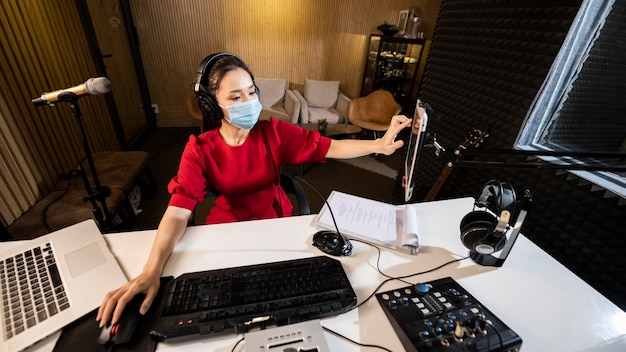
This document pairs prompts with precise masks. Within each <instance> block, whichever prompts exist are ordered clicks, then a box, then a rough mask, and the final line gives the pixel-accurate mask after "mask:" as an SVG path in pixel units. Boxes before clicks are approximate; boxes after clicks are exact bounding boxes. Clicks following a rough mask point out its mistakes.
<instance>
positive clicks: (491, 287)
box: [40, 198, 626, 352]
mask: <svg viewBox="0 0 626 352" xmlns="http://www.w3.org/2000/svg"><path fill="white" fill-rule="evenodd" d="M472 204H473V200H472V199H471V198H461V199H455V200H447V201H439V202H428V203H420V204H415V205H414V206H415V207H416V209H417V211H418V216H419V219H420V225H419V228H420V229H419V233H420V244H422V248H421V250H420V253H419V254H418V255H417V256H411V255H408V254H403V253H400V252H397V251H390V250H383V251H382V256H381V259H380V267H381V269H382V271H383V272H384V273H386V274H388V275H394V276H400V275H406V274H410V273H416V272H421V271H424V270H427V269H430V268H433V267H436V266H438V265H440V264H443V263H446V262H448V261H450V260H452V259H457V258H463V257H465V256H467V254H468V250H467V249H466V248H465V247H464V246H463V244H462V243H461V241H460V240H459V229H458V226H459V222H460V220H461V218H462V217H463V216H464V215H465V214H467V213H468V212H469V211H471V210H472ZM313 220H314V216H312V215H311V216H300V217H291V218H284V219H274V220H261V221H251V222H241V223H234V224H223V225H210V226H196V227H191V228H189V229H188V230H187V233H186V234H185V236H184V237H183V239H182V241H181V242H180V243H179V244H178V245H177V247H176V249H175V251H174V253H173V254H172V257H171V258H170V260H169V262H168V264H167V266H166V268H165V273H164V274H165V275H173V276H178V275H180V274H183V273H185V272H190V271H199V270H208V269H218V268H225V267H232V266H239V265H248V264H258V263H264V262H271V261H278V260H287V259H293V258H302V257H309V256H315V255H320V254H321V252H320V251H318V250H317V249H316V248H315V247H312V246H311V245H310V243H311V238H312V236H313V234H314V233H315V231H316V229H315V228H314V227H313V225H312V223H313ZM155 232H156V231H154V230H151V231H137V232H128V233H118V234H108V235H106V236H105V237H106V240H107V242H108V244H109V246H110V248H111V250H112V252H113V254H114V255H115V256H116V257H117V258H118V260H119V262H120V264H121V266H122V268H123V270H124V272H125V273H126V275H127V277H134V276H136V275H138V274H139V272H140V271H141V268H142V266H143V264H144V262H145V259H146V257H147V255H148V252H149V250H150V247H151V244H152V240H153V238H154V235H155ZM353 244H354V250H353V254H352V256H350V257H342V258H340V259H339V260H340V261H341V262H342V264H343V266H344V268H345V270H346V272H347V274H348V276H349V278H350V282H351V283H352V286H353V287H354V290H355V291H356V293H357V297H358V298H359V302H361V300H363V299H365V298H366V297H368V296H369V295H370V294H371V293H372V292H373V290H374V289H375V288H376V287H377V286H378V285H379V283H380V282H382V281H383V280H384V277H383V276H382V275H380V274H379V273H378V272H377V271H376V261H377V257H378V252H377V250H376V249H374V248H373V247H371V246H369V245H367V244H363V243H358V242H355V243H353ZM446 276H451V277H453V278H454V279H455V280H457V281H458V282H459V283H460V284H461V285H462V286H463V287H464V288H465V289H466V290H468V291H469V292H470V293H471V294H472V295H473V296H474V297H476V298H477V299H478V300H479V301H481V302H482V303H483V304H484V305H485V306H486V307H487V308H488V309H490V310H491V311H492V312H493V313H494V314H495V315H496V316H498V317H499V318H500V319H501V320H502V321H504V322H505V323H506V324H507V325H508V326H509V327H511V329H513V330H514V331H515V332H516V333H517V334H518V335H520V336H521V337H522V339H523V341H524V342H523V345H522V351H531V352H538V351H568V352H570V351H585V352H586V351H624V350H626V313H625V312H624V311H622V310H621V309H619V308H618V307H617V306H615V305H614V304H613V303H611V302H610V301H608V300H607V299H606V298H605V297H603V296H602V295H600V294H599V293H598V292H597V291H595V290H594V289H593V288H591V287H590V286H589V285H587V284H586V283H585V282H583V281H582V280H580V279H579V278H578V277H577V276H575V275H574V274H573V273H572V272H570V271H569V270H567V269H566V268H565V267H563V266H562V265H561V264H560V263H558V262H557V261H556V260H554V259H553V258H552V257H550V256H549V255H547V254H546V253H545V252H544V251H542V250H541V249H540V248H538V247H537V246H536V245H534V244H533V243H532V242H530V241H529V240H528V239H527V238H526V237H524V236H521V235H520V236H519V237H518V239H517V242H516V243H515V246H514V247H513V249H512V251H511V253H510V255H509V257H508V258H507V260H506V262H505V263H504V265H503V266H502V267H501V268H493V267H485V266H480V265H477V264H475V263H474V262H473V261H472V260H471V259H465V260H462V261H460V262H457V263H455V264H452V265H449V266H446V267H444V268H442V269H439V270H436V271H434V272H431V273H428V274H424V275H418V276H415V277H413V278H411V279H409V280H408V281H410V282H412V283H417V282H426V281H431V280H434V279H438V278H441V277H446ZM403 286H406V284H404V283H402V282H395V281H394V282H390V283H387V284H386V285H384V286H383V287H382V288H381V291H387V290H390V289H392V288H396V287H403ZM322 325H323V326H325V327H328V328H330V329H332V330H334V331H336V332H338V333H340V334H342V335H344V336H346V337H348V338H350V339H353V340H356V341H359V342H361V343H368V344H377V345H381V346H384V347H386V348H388V349H390V350H392V351H402V350H403V348H402V344H401V343H400V341H399V339H398V338H397V337H396V335H395V332H394V330H393V328H392V327H391V325H390V324H389V321H388V320H387V318H386V317H385V315H384V313H383V311H382V309H381V308H380V306H379V305H378V302H376V300H375V299H371V300H370V301H368V302H367V303H366V304H365V305H363V306H361V307H360V308H359V309H357V310H353V311H351V312H348V313H346V314H343V315H340V316H337V317H332V318H325V319H323V320H322ZM325 335H326V338H327V340H328V343H329V346H330V348H331V350H332V351H371V350H372V349H371V348H361V347H359V346H356V345H354V344H352V343H350V342H347V341H345V340H343V339H340V338H338V337H336V336H334V335H331V334H329V333H325ZM241 337H242V336H235V335H234V334H233V335H228V336H223V337H211V338H205V339H199V340H197V341H194V342H188V343H185V344H163V343H162V344H159V345H158V351H170V350H173V349H176V351H218V352H226V351H231V350H232V348H233V346H234V344H235V342H236V341H237V340H239V339H240V338H241ZM49 345H52V346H54V344H53V343H49ZM40 347H41V346H40ZM244 350H245V347H244V344H240V345H239V346H238V347H237V349H236V351H244Z"/></svg>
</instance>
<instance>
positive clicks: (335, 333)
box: [322, 326, 392, 352]
mask: <svg viewBox="0 0 626 352" xmlns="http://www.w3.org/2000/svg"><path fill="white" fill-rule="evenodd" d="M322 329H324V330H326V331H328V332H329V333H331V334H333V335H335V336H337V337H339V338H342V339H344V340H347V341H350V342H351V343H353V344H355V345H359V346H361V347H373V348H379V349H381V350H383V351H387V352H392V351H391V350H390V349H388V348H386V347H383V346H379V345H370V344H366V343H360V342H357V341H354V340H352V339H350V338H347V337H346V336H343V335H341V334H340V333H338V332H335V331H333V330H331V329H329V328H327V327H325V326H322Z"/></svg>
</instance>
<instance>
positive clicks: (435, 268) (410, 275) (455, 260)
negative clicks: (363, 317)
mask: <svg viewBox="0 0 626 352" xmlns="http://www.w3.org/2000/svg"><path fill="white" fill-rule="evenodd" d="M374 247H376V246H374ZM377 248H378V247H377ZM378 250H379V253H380V249H378ZM379 257H380V256H379ZM467 258H469V256H466V257H463V258H458V259H453V260H451V261H449V262H446V263H443V264H441V265H439V266H436V267H434V268H431V269H428V270H425V271H421V272H418V273H413V274H408V275H403V276H396V277H389V278H388V279H386V280H383V282H381V283H380V285H378V287H376V289H375V290H374V292H372V294H370V295H369V296H368V297H367V298H366V299H365V300H364V301H362V302H361V303H359V304H357V305H355V306H354V307H352V309H350V310H354V309H357V308H359V307H360V306H362V305H363V304H365V303H366V302H367V301H369V300H370V299H371V298H372V297H374V295H376V292H378V290H380V288H381V287H382V286H383V285H384V284H386V283H387V282H389V281H393V280H400V281H403V280H402V279H406V278H408V277H412V276H416V275H422V274H427V273H430V272H433V271H435V270H439V269H441V268H443V267H444V266H446V265H449V264H452V263H456V262H460V261H461V260H464V259H467ZM377 269H378V268H377ZM379 272H380V270H379ZM381 274H382V275H384V276H388V275H385V274H383V273H382V272H381ZM403 282H405V281H403Z"/></svg>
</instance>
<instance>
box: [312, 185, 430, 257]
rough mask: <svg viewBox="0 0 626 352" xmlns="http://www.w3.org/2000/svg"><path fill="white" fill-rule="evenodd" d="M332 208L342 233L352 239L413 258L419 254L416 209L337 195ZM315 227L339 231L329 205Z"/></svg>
mask: <svg viewBox="0 0 626 352" xmlns="http://www.w3.org/2000/svg"><path fill="white" fill-rule="evenodd" d="M328 204H330V207H331V209H332V214H334V216H335V220H336V221H337V227H339V231H340V232H341V233H342V234H343V235H345V236H347V237H348V238H354V239H358V240H362V241H364V242H368V243H371V244H375V245H380V246H384V247H387V248H391V249H395V250H398V251H401V252H404V253H409V254H417V253H418V252H419V239H418V235H417V229H418V220H417V212H416V210H415V208H413V207H412V206H410V205H392V204H387V203H383V202H379V201H375V200H371V199H366V198H362V197H358V196H354V195H350V194H346V193H342V192H337V191H333V192H332V193H331V194H330V196H329V197H328ZM315 224H316V225H317V226H319V227H323V228H326V229H331V230H335V224H334V223H333V219H332V216H331V212H330V211H328V205H324V207H323V208H322V210H321V211H320V213H319V215H318V216H317V218H316V220H315Z"/></svg>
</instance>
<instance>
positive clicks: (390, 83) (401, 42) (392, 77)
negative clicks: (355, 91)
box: [361, 34, 425, 106]
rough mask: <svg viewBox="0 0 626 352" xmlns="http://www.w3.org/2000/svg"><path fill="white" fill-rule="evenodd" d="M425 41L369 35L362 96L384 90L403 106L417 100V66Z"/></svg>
mask: <svg viewBox="0 0 626 352" xmlns="http://www.w3.org/2000/svg"><path fill="white" fill-rule="evenodd" d="M424 43H425V41H424V39H407V38H403V37H391V36H384V35H380V34H372V35H371V36H370V43H369V50H368V56H367V64H366V65H365V73H364V75H363V84H362V85H361V96H366V95H368V94H369V93H371V92H373V91H375V90H378V89H384V90H388V91H389V92H391V93H392V94H393V96H394V97H395V98H396V100H397V101H398V103H399V104H400V105H402V106H407V105H408V104H410V103H411V102H412V101H414V100H415V99H417V87H418V85H417V78H418V68H419V63H420V61H421V58H422V53H423V52H424Z"/></svg>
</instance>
